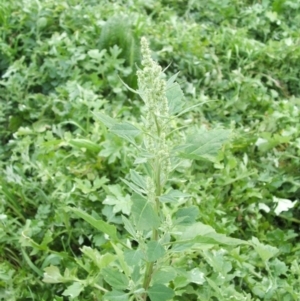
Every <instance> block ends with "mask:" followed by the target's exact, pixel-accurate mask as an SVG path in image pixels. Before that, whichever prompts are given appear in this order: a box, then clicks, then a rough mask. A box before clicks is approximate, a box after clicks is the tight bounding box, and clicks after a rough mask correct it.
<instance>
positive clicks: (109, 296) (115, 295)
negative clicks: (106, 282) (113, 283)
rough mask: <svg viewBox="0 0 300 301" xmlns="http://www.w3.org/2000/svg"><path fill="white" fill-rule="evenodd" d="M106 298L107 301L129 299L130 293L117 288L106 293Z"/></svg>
mask: <svg viewBox="0 0 300 301" xmlns="http://www.w3.org/2000/svg"><path fill="white" fill-rule="evenodd" d="M104 300H107V301H128V300H129V299H128V294H126V293H124V292H121V291H117V290H113V291H111V292H108V293H106V294H105V295H104Z"/></svg>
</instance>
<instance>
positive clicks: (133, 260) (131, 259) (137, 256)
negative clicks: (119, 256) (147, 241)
mask: <svg viewBox="0 0 300 301" xmlns="http://www.w3.org/2000/svg"><path fill="white" fill-rule="evenodd" d="M143 258H144V254H143V252H142V250H127V251H125V253H124V259H125V261H126V263H127V264H128V265H129V266H135V265H139V264H140V262H141V260H142V259H143Z"/></svg>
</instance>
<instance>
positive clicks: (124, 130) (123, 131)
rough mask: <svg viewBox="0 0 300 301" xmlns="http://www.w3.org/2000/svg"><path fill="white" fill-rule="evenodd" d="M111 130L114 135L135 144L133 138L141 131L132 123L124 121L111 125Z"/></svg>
mask: <svg viewBox="0 0 300 301" xmlns="http://www.w3.org/2000/svg"><path fill="white" fill-rule="evenodd" d="M110 130H111V132H112V133H114V134H115V135H117V136H119V137H121V138H123V139H125V140H127V141H128V142H130V143H133V144H135V141H134V139H133V138H135V137H136V136H138V135H139V134H140V133H141V131H140V130H139V129H138V128H136V127H135V126H134V125H132V124H130V123H128V122H124V123H117V124H115V125H113V126H112V127H111V128H110Z"/></svg>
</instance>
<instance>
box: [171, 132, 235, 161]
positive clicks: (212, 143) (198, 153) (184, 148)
mask: <svg viewBox="0 0 300 301" xmlns="http://www.w3.org/2000/svg"><path fill="white" fill-rule="evenodd" d="M229 136H230V131H229V130H223V129H219V130H211V131H206V130H203V129H201V130H200V131H199V132H197V133H195V134H193V135H190V136H188V138H187V140H186V143H185V144H184V145H181V146H179V147H178V148H176V149H175V150H178V151H179V155H180V156H181V157H183V158H187V159H192V160H201V159H206V160H209V161H214V158H215V156H216V155H217V153H218V151H219V149H220V148H221V146H222V144H223V143H224V142H226V141H227V140H228V139H229Z"/></svg>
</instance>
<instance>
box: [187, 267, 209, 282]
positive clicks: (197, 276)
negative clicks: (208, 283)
mask: <svg viewBox="0 0 300 301" xmlns="http://www.w3.org/2000/svg"><path fill="white" fill-rule="evenodd" d="M187 276H188V280H189V281H190V282H193V283H196V284H203V283H204V282H205V276H204V273H203V272H201V271H200V269H199V268H194V269H192V270H191V271H189V272H187Z"/></svg>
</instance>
